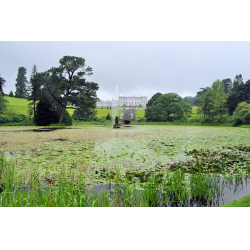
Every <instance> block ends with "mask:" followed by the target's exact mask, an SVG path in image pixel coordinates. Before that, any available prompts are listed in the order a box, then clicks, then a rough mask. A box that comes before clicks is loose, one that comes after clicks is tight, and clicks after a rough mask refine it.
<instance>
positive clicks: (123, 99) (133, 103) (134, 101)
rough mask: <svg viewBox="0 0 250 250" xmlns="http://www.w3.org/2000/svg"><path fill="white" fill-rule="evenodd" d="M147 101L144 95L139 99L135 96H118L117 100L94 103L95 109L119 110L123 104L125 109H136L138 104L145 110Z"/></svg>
mask: <svg viewBox="0 0 250 250" xmlns="http://www.w3.org/2000/svg"><path fill="white" fill-rule="evenodd" d="M147 102H148V100H147V97H146V96H145V95H142V96H140V97H135V96H123V95H120V96H119V100H113V99H112V101H109V100H107V101H99V102H96V107H117V108H121V107H122V106H123V105H124V104H126V106H127V107H138V106H139V105H140V104H141V105H142V108H146V104H147Z"/></svg>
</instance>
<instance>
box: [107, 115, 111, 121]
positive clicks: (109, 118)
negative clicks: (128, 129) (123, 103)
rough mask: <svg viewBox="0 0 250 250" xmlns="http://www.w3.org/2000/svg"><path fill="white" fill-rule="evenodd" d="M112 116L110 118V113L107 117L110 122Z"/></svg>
mask: <svg viewBox="0 0 250 250" xmlns="http://www.w3.org/2000/svg"><path fill="white" fill-rule="evenodd" d="M111 119H112V118H111V116H110V114H109V113H108V115H107V116H106V120H109V121H111Z"/></svg>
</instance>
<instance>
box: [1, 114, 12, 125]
mask: <svg viewBox="0 0 250 250" xmlns="http://www.w3.org/2000/svg"><path fill="white" fill-rule="evenodd" d="M8 122H12V121H11V118H10V117H9V116H8V115H2V114H0V123H1V124H3V123H8Z"/></svg>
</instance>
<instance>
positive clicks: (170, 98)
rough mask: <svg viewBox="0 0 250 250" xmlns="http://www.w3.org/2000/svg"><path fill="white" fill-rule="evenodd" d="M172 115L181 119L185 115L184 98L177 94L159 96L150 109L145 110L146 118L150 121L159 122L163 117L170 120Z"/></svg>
mask: <svg viewBox="0 0 250 250" xmlns="http://www.w3.org/2000/svg"><path fill="white" fill-rule="evenodd" d="M171 114H174V115H175V116H178V117H179V118H182V117H183V115H184V109H183V102H182V98H181V97H180V96H179V95H177V94H176V93H167V94H164V95H161V96H159V97H158V98H157V99H156V101H154V103H153V104H152V105H151V106H150V107H147V108H146V109H145V117H146V118H147V120H148V121H150V120H152V121H158V120H159V119H160V118H161V117H164V118H166V119H167V120H169V116H170V115H171Z"/></svg>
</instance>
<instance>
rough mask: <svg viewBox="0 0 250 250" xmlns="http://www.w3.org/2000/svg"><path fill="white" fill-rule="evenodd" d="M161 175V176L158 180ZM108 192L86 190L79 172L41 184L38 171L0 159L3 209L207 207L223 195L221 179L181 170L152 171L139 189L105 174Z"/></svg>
mask: <svg viewBox="0 0 250 250" xmlns="http://www.w3.org/2000/svg"><path fill="white" fill-rule="evenodd" d="M159 176H160V177H159ZM107 181H108V189H104V190H102V191H101V192H99V193H98V192H97V191H96V190H95V189H94V190H91V189H88V188H87V187H86V185H85V182H84V178H83V176H82V173H81V172H80V171H79V173H77V174H73V173H71V174H70V175H69V174H68V173H67V174H66V173H65V171H64V169H62V173H61V174H60V176H53V177H52V178H50V179H46V180H44V181H40V178H39V171H38V170H35V169H33V170H30V172H28V174H27V173H24V174H22V173H21V172H20V171H18V170H17V168H16V166H15V163H13V162H12V163H10V162H7V161H6V160H5V158H4V155H3V154H1V156H0V206H2V207H110V206H114V207H121V206H122V207H158V206H205V205H206V206H209V205H211V204H212V203H213V202H214V200H215V199H216V198H217V197H218V195H219V194H220V192H222V190H223V187H222V185H221V181H220V176H219V175H218V174H206V173H202V172H201V171H197V172H195V173H193V174H190V175H187V174H186V173H184V171H182V170H181V169H178V170H176V171H173V172H172V171H169V172H167V175H159V173H156V172H152V173H151V175H148V179H147V181H146V182H144V183H143V184H142V186H141V189H138V186H136V185H135V183H133V182H132V181H130V179H129V178H126V176H125V177H124V176H122V175H121V173H120V170H119V168H117V169H116V173H115V175H114V174H113V172H112V173H111V172H108V173H107Z"/></svg>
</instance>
